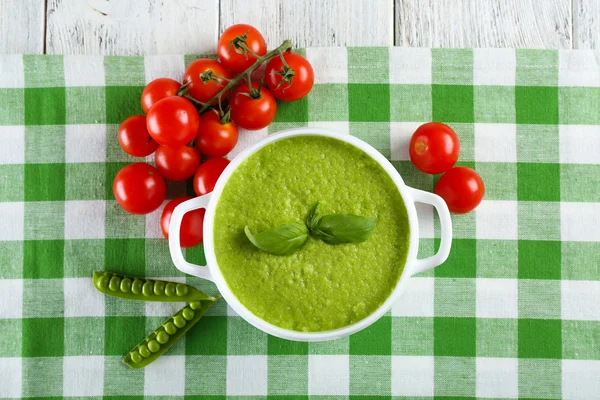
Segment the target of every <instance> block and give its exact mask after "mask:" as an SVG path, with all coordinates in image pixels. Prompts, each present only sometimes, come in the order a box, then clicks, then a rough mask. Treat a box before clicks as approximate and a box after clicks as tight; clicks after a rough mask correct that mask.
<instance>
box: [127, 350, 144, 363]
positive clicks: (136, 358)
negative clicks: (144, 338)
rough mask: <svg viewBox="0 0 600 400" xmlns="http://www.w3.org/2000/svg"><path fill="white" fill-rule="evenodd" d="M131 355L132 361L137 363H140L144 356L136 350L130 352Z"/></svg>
mask: <svg viewBox="0 0 600 400" xmlns="http://www.w3.org/2000/svg"><path fill="white" fill-rule="evenodd" d="M129 356H130V357H131V361H133V362H135V363H139V362H140V361H142V356H140V353H137V352H135V351H132V352H131V353H129Z"/></svg>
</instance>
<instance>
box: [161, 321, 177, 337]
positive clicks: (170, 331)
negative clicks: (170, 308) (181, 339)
mask: <svg viewBox="0 0 600 400" xmlns="http://www.w3.org/2000/svg"><path fill="white" fill-rule="evenodd" d="M164 328H165V332H167V333H168V334H169V335H172V334H174V333H175V332H177V327H176V326H175V325H174V324H173V323H172V322H171V321H169V322H167V323H166V324H165V325H164Z"/></svg>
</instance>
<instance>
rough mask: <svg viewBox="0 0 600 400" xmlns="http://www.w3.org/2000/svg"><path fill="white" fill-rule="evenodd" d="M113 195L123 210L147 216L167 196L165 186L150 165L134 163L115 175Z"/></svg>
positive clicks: (156, 171)
mask: <svg viewBox="0 0 600 400" xmlns="http://www.w3.org/2000/svg"><path fill="white" fill-rule="evenodd" d="M113 193H114V195H115V199H116V200H117V203H119V205H120V206H121V208H123V210H125V211H127V212H130V213H132V214H148V213H150V212H152V211H154V210H156V209H157V208H158V207H160V205H161V204H162V202H163V200H164V199H165V196H166V195H167V185H166V184H165V180H164V179H163V177H162V176H160V173H159V172H158V170H157V169H156V168H154V167H153V166H152V165H149V164H146V163H135V164H129V165H127V166H125V167H123V168H122V169H121V170H120V171H119V172H118V173H117V176H116V177H115V181H114V183H113Z"/></svg>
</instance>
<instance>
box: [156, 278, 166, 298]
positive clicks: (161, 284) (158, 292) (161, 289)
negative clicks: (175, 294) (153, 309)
mask: <svg viewBox="0 0 600 400" xmlns="http://www.w3.org/2000/svg"><path fill="white" fill-rule="evenodd" d="M164 292H165V283H164V282H163V281H156V282H155V283H154V294H155V295H157V296H160V295H161V294H163V293H164Z"/></svg>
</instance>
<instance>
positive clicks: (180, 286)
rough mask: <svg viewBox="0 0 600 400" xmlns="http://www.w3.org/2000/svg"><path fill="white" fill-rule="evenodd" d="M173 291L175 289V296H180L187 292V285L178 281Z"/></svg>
mask: <svg viewBox="0 0 600 400" xmlns="http://www.w3.org/2000/svg"><path fill="white" fill-rule="evenodd" d="M175 291H177V296H179V297H182V296H185V295H186V294H188V287H187V285H184V284H183V283H178V284H177V286H175Z"/></svg>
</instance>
